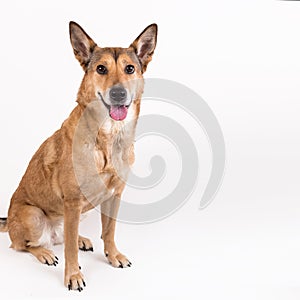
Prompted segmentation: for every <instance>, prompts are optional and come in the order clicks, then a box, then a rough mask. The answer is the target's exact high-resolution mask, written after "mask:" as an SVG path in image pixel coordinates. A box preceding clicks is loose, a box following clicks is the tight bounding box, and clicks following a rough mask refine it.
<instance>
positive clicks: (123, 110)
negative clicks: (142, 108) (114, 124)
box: [109, 105, 128, 121]
mask: <svg viewBox="0 0 300 300" xmlns="http://www.w3.org/2000/svg"><path fill="white" fill-rule="evenodd" d="M127 110H128V109H127V107H126V106H124V105H122V106H118V105H112V106H111V107H110V111H109V114H110V116H111V117H112V118H113V119H114V120H116V121H122V120H124V119H125V118H126V116H127Z"/></svg>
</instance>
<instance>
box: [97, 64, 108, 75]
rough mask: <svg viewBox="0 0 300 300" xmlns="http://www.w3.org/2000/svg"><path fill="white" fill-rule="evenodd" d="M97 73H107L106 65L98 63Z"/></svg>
mask: <svg viewBox="0 0 300 300" xmlns="http://www.w3.org/2000/svg"><path fill="white" fill-rule="evenodd" d="M97 73H98V74H100V75H105V74H107V69H106V67H105V66H103V65H99V66H98V67H97Z"/></svg>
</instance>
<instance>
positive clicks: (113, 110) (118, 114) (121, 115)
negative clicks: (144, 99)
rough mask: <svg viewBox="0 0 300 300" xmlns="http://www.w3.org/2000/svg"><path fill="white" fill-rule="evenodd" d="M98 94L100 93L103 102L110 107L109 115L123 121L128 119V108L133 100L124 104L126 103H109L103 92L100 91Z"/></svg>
mask: <svg viewBox="0 0 300 300" xmlns="http://www.w3.org/2000/svg"><path fill="white" fill-rule="evenodd" d="M98 94H99V97H100V99H101V101H102V102H103V104H104V106H105V107H106V108H107V109H108V112H109V116H110V117H111V118H112V119H113V120H115V121H123V120H125V119H126V117H127V113H128V108H129V106H130V104H131V102H130V104H128V105H124V104H121V105H120V104H115V105H109V104H107V103H106V102H105V101H104V99H103V97H102V95H101V93H98Z"/></svg>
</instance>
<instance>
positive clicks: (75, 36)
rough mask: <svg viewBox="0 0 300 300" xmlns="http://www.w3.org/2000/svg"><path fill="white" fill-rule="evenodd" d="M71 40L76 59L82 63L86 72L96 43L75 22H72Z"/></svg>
mask: <svg viewBox="0 0 300 300" xmlns="http://www.w3.org/2000/svg"><path fill="white" fill-rule="evenodd" d="M69 27H70V39H71V44H72V47H73V50H74V54H75V57H76V58H77V60H78V61H79V62H80V64H81V66H82V68H83V70H84V71H86V68H87V66H88V64H89V62H90V59H91V56H92V54H93V51H94V49H95V47H96V46H97V45H96V43H95V42H94V41H93V40H92V39H91V38H90V37H89V36H88V34H87V33H86V32H85V31H84V30H83V29H82V28H81V27H80V26H79V25H78V24H77V23H75V22H70V25H69Z"/></svg>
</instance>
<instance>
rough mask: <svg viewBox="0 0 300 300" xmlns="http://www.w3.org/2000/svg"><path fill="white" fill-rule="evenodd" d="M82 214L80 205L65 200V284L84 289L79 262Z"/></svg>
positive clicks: (69, 286) (71, 287)
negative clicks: (79, 230)
mask: <svg viewBox="0 0 300 300" xmlns="http://www.w3.org/2000/svg"><path fill="white" fill-rule="evenodd" d="M80 214H81V207H80V205H77V204H75V203H74V202H71V201H70V202H69V201H65V204H64V238H65V286H67V287H68V288H69V290H78V291H79V292H81V291H82V289H83V287H84V286H85V282H84V280H83V275H82V273H81V272H80V270H79V264H78V227H79V220H80Z"/></svg>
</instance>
